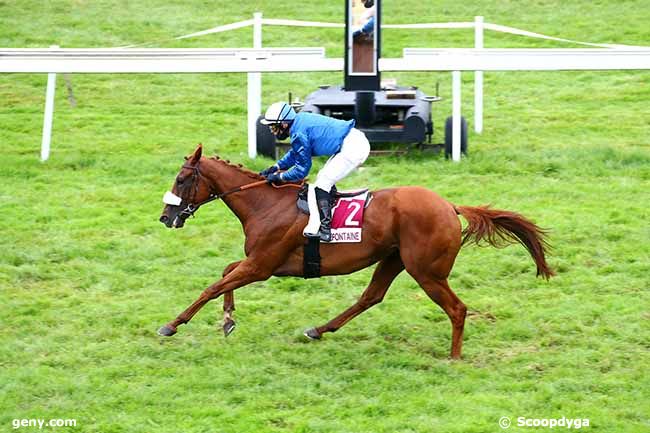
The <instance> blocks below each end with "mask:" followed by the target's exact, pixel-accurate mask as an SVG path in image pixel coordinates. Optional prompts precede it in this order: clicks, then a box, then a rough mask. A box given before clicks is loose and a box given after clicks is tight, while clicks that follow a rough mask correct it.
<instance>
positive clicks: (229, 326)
mask: <svg viewBox="0 0 650 433" xmlns="http://www.w3.org/2000/svg"><path fill="white" fill-rule="evenodd" d="M235 325H236V324H235V322H234V321H233V320H229V321H227V322H226V323H224V324H223V335H224V337H227V336H229V335H230V334H232V331H234V330H235Z"/></svg>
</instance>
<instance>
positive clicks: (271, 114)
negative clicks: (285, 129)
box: [260, 102, 296, 125]
mask: <svg viewBox="0 0 650 433" xmlns="http://www.w3.org/2000/svg"><path fill="white" fill-rule="evenodd" d="M295 118H296V110H294V109H293V107H292V106H291V105H289V104H287V103H286V102H276V103H275V104H272V105H271V106H270V107H269V108H268V110H266V113H265V114H264V119H261V120H260V123H262V124H263V125H273V124H274V123H282V122H292V121H293V119H295Z"/></svg>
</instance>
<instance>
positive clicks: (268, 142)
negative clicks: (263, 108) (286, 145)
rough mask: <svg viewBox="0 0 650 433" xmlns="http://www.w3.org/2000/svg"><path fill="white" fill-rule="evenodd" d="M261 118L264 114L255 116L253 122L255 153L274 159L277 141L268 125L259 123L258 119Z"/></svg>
mask: <svg viewBox="0 0 650 433" xmlns="http://www.w3.org/2000/svg"><path fill="white" fill-rule="evenodd" d="M263 118H264V116H260V117H258V118H257V122H255V134H256V137H257V153H258V154H260V155H264V156H266V157H269V158H271V159H276V155H275V150H276V148H277V143H276V140H275V135H273V133H272V132H271V130H270V129H269V127H268V126H266V125H263V124H262V123H260V120H262V119H263Z"/></svg>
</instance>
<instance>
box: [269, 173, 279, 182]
mask: <svg viewBox="0 0 650 433" xmlns="http://www.w3.org/2000/svg"><path fill="white" fill-rule="evenodd" d="M266 181H267V182H268V183H282V176H280V173H271V174H269V175H268V176H266Z"/></svg>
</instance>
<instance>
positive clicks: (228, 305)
mask: <svg viewBox="0 0 650 433" xmlns="http://www.w3.org/2000/svg"><path fill="white" fill-rule="evenodd" d="M240 263H241V260H239V261H237V262H234V263H231V264H229V265H228V266H226V268H225V269H224V270H223V274H222V277H225V276H226V275H228V274H229V273H231V272H232V271H233V270H235V268H236V267H237V266H238V265H239V264H240ZM234 311H235V294H234V292H226V293H224V294H223V334H224V335H225V336H226V337H227V336H229V335H230V334H231V333H232V331H234V330H235V325H236V323H235V319H234V318H233V317H232V313H233V312H234Z"/></svg>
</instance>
